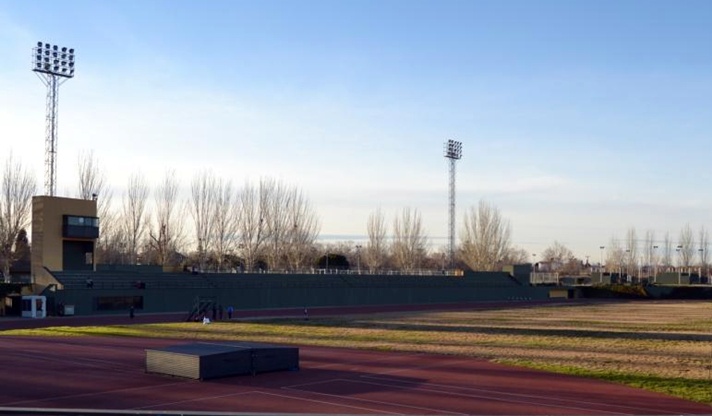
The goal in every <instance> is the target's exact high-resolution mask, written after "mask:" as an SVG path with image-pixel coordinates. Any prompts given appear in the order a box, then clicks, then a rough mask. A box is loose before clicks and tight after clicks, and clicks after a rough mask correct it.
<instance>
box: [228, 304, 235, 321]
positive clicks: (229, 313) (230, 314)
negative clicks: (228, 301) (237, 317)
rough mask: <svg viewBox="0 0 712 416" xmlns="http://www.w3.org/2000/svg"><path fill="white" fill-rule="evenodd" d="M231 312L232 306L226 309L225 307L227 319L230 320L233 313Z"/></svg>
mask: <svg viewBox="0 0 712 416" xmlns="http://www.w3.org/2000/svg"><path fill="white" fill-rule="evenodd" d="M233 311H234V309H233V307H232V306H228V307H227V319H232V313H233Z"/></svg>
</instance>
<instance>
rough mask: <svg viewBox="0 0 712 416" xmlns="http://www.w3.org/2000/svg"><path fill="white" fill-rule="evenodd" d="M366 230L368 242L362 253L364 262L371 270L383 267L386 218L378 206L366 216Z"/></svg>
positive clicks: (385, 247) (385, 253)
mask: <svg viewBox="0 0 712 416" xmlns="http://www.w3.org/2000/svg"><path fill="white" fill-rule="evenodd" d="M366 232H367V233H368V244H366V250H365V253H364V264H365V265H366V267H368V268H369V270H371V271H374V270H378V269H380V268H381V267H383V265H384V264H385V262H386V257H387V255H388V254H387V253H388V242H387V241H386V234H387V232H386V220H385V217H384V216H383V211H381V209H380V208H379V209H377V210H376V211H374V212H372V213H371V214H370V215H369V216H368V223H367V225H366Z"/></svg>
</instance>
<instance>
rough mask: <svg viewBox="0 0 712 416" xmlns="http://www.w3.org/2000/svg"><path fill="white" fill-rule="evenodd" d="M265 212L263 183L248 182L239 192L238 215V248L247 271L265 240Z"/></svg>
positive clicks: (254, 263)
mask: <svg viewBox="0 0 712 416" xmlns="http://www.w3.org/2000/svg"><path fill="white" fill-rule="evenodd" d="M266 212H267V194H266V192H265V191H263V181H260V184H259V185H258V186H253V185H252V184H250V183H249V182H248V183H246V184H245V186H244V188H243V189H242V191H241V192H240V214H239V221H238V248H239V249H240V251H241V253H242V256H243V259H244V262H245V268H246V269H247V270H253V269H254V267H255V266H256V264H257V260H258V256H259V254H260V251H261V250H262V248H263V245H264V242H265V239H266V238H267V228H266V224H265V221H264V217H263V215H265V214H266Z"/></svg>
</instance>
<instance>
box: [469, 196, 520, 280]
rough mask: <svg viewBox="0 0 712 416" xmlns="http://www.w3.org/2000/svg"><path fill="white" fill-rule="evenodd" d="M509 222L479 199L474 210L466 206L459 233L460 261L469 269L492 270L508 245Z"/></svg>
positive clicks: (509, 234)
mask: <svg viewBox="0 0 712 416" xmlns="http://www.w3.org/2000/svg"><path fill="white" fill-rule="evenodd" d="M510 236H511V229H510V226H509V221H505V220H504V219H503V218H502V215H501V214H500V212H499V210H498V209H497V208H496V207H494V206H493V205H490V204H488V203H487V202H485V201H480V203H479V206H478V208H477V210H475V207H470V209H469V212H468V214H467V215H465V221H464V226H463V230H462V233H461V237H460V239H461V252H460V256H461V258H462V261H463V262H464V263H465V264H467V265H468V266H469V267H470V268H471V269H472V270H484V271H492V270H496V269H497V267H498V266H500V265H501V262H502V260H503V259H504V257H505V256H506V254H507V253H508V252H509V250H510V248H511V242H510Z"/></svg>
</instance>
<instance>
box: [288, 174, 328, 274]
mask: <svg viewBox="0 0 712 416" xmlns="http://www.w3.org/2000/svg"><path fill="white" fill-rule="evenodd" d="M290 193H291V196H290V197H289V198H288V199H289V201H291V203H290V204H289V205H288V207H287V210H288V215H289V224H288V225H289V226H291V228H290V229H289V233H288V237H289V251H288V253H289V254H288V262H289V267H291V268H292V269H293V270H300V269H301V268H302V267H303V266H304V265H305V264H306V262H307V259H308V258H309V257H310V255H311V254H312V251H313V248H314V244H315V242H316V239H317V237H318V236H319V229H320V224H319V219H318V217H317V215H316V212H314V209H313V208H312V206H311V203H310V202H309V200H308V199H307V197H306V196H305V195H304V194H303V193H302V191H301V190H299V189H297V188H294V189H292V190H291V192H290Z"/></svg>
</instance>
